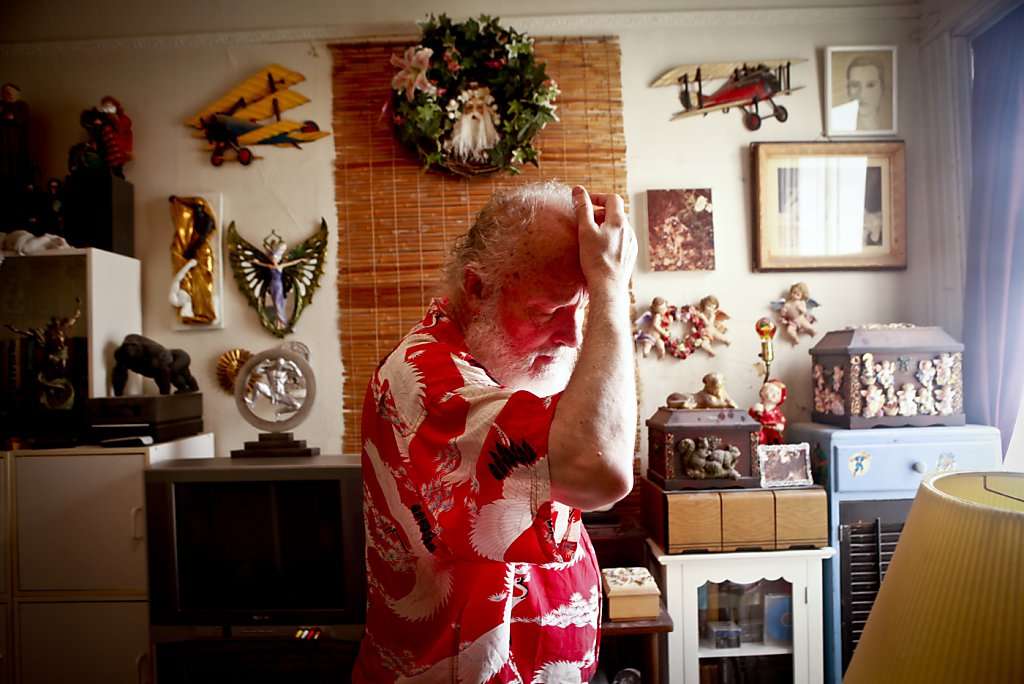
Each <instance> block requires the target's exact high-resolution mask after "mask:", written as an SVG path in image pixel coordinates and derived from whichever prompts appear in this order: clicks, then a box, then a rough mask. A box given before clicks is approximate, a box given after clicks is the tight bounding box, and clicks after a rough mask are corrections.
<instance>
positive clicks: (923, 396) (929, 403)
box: [917, 361, 935, 416]
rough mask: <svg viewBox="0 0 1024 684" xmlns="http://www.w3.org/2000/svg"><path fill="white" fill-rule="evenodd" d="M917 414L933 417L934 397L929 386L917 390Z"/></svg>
mask: <svg viewBox="0 0 1024 684" xmlns="http://www.w3.org/2000/svg"><path fill="white" fill-rule="evenodd" d="M929 363H931V362H930V361H929ZM917 412H918V413H919V414H920V415H922V416H934V415H935V396H934V395H933V394H932V388H931V387H930V386H928V387H922V388H920V389H919V390H917Z"/></svg>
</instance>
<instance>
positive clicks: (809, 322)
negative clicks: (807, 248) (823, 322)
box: [772, 283, 819, 344]
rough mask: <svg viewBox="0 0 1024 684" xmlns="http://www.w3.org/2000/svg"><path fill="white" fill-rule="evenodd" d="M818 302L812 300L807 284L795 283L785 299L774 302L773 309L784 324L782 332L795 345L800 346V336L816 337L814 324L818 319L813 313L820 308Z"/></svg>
mask: <svg viewBox="0 0 1024 684" xmlns="http://www.w3.org/2000/svg"><path fill="white" fill-rule="evenodd" d="M818 306H819V305H818V302H816V301H814V300H813V299H811V292H810V289H809V288H808V287H807V283H793V285H791V286H790V288H789V292H788V293H787V294H786V297H785V298H784V299H776V300H775V301H773V302H772V309H774V310H775V311H776V312H778V315H779V320H780V322H781V323H782V331H783V332H784V333H786V336H787V337H788V338H789V339H790V341H791V342H792V343H793V344H800V335H801V334H805V335H810V336H812V337H813V336H814V335H815V334H817V333H816V332H815V330H814V323H815V322H817V319H816V318H815V317H814V314H813V313H811V312H812V311H814V309H816V308H817V307H818Z"/></svg>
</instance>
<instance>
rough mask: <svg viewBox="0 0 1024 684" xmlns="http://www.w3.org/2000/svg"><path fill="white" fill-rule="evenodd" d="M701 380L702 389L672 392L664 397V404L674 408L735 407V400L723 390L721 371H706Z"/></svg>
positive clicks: (723, 382)
mask: <svg viewBox="0 0 1024 684" xmlns="http://www.w3.org/2000/svg"><path fill="white" fill-rule="evenodd" d="M703 382H704V389H702V390H701V391H700V392H695V393H693V394H683V393H680V392H673V393H672V394H670V395H668V397H667V398H666V399H665V404H666V405H667V406H668V407H669V408H676V409H680V408H682V409H718V408H736V402H734V401H733V400H732V398H731V397H730V396H729V393H728V392H726V391H725V379H724V377H723V376H722V374H721V373H708V374H707V375H705V376H704V378H703Z"/></svg>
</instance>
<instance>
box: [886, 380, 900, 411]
mask: <svg viewBox="0 0 1024 684" xmlns="http://www.w3.org/2000/svg"><path fill="white" fill-rule="evenodd" d="M882 412H883V413H885V415H887V416H898V415H900V400H899V398H898V397H897V396H896V389H895V388H894V387H887V388H886V390H885V404H884V405H883V406H882Z"/></svg>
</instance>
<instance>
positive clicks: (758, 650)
mask: <svg viewBox="0 0 1024 684" xmlns="http://www.w3.org/2000/svg"><path fill="white" fill-rule="evenodd" d="M792 652H793V645H792V644H773V643H770V642H768V643H752V644H743V645H742V646H740V647H739V648H715V647H714V646H712V645H711V643H710V642H708V641H706V640H704V639H701V640H700V646H699V647H698V648H697V657H698V658H701V659H703V658H735V657H740V658H742V657H746V656H768V655H784V654H786V653H792Z"/></svg>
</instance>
